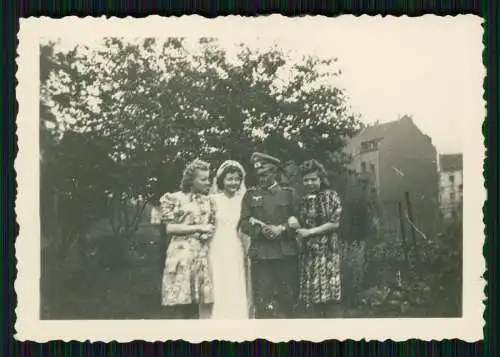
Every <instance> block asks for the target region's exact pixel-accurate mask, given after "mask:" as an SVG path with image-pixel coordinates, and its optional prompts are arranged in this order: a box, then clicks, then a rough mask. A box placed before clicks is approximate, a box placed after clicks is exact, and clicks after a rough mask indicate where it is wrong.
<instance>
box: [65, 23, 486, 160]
mask: <svg viewBox="0 0 500 357" xmlns="http://www.w3.org/2000/svg"><path fill="white" fill-rule="evenodd" d="M310 19H311V18H310ZM361 22H362V25H361ZM299 28H300V26H295V27H290V29H287V30H286V31H285V30H284V29H282V30H281V31H274V32H271V33H269V32H267V33H264V34H263V30H262V31H261V32H260V33H259V31H254V32H252V33H251V34H253V33H256V34H257V35H251V34H250V35H249V32H248V31H246V30H245V29H244V28H242V29H241V31H240V32H241V34H242V35H241V36H239V35H240V34H239V33H238V31H234V32H233V33H231V32H230V33H228V32H227V31H225V32H220V36H218V38H219V42H220V43H221V44H222V46H224V47H226V48H227V49H228V51H229V52H231V51H232V48H233V46H234V44H235V43H237V42H243V43H245V44H246V45H248V46H250V47H255V48H261V49H265V48H267V47H269V46H271V45H272V44H277V45H278V46H279V47H280V48H282V49H283V50H285V51H287V52H290V53H292V57H296V58H299V57H301V56H302V55H304V54H306V55H307V54H316V55H318V56H320V57H326V58H328V57H336V58H337V59H338V65H339V68H340V69H341V70H342V76H341V77H340V79H338V83H337V84H338V85H340V86H341V87H343V88H345V90H346V93H347V95H348V96H349V104H350V105H351V107H352V110H353V111H354V112H355V113H359V114H360V115H361V117H362V120H363V121H364V122H366V123H373V122H375V121H380V122H386V121H391V120H395V119H397V118H398V116H400V115H403V114H411V115H413V118H414V122H415V123H416V124H417V126H419V127H420V129H421V130H422V131H423V132H424V133H425V134H427V135H429V136H431V137H432V140H433V142H434V144H435V145H436V147H437V150H438V151H439V152H442V153H453V152H462V147H463V146H462V144H463V135H464V134H465V133H464V130H463V129H462V124H463V123H464V121H466V120H478V121H482V120H483V116H484V103H483V99H482V85H483V77H484V74H485V69H484V67H483V65H482V57H481V56H482V48H483V47H482V42H481V41H482V28H481V19H480V18H478V17H470V16H469V17H465V16H464V17H457V18H452V17H446V18H442V17H437V16H436V17H434V16H431V17H426V19H425V24H423V23H422V19H418V18H417V19H411V18H384V19H382V18H381V17H376V18H369V17H363V19H362V20H361V19H357V20H356V21H352V18H348V19H346V18H339V19H332V20H328V22H325V20H324V19H323V22H322V24H321V26H317V28H316V31H315V32H311V31H304V30H299ZM204 35H212V36H213V35H217V32H210V31H208V32H203V33H202V34H201V36H204ZM163 36H165V35H164V34H163ZM75 42H87V43H89V41H82V40H81V39H75V38H63V42H62V43H63V44H64V46H65V47H66V45H73V44H74V43H75ZM90 43H96V42H95V39H94V40H93V41H91V42H90Z"/></svg>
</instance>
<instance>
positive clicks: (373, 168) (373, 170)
mask: <svg viewBox="0 0 500 357" xmlns="http://www.w3.org/2000/svg"><path fill="white" fill-rule="evenodd" d="M370 171H371V173H372V174H374V175H375V164H370Z"/></svg>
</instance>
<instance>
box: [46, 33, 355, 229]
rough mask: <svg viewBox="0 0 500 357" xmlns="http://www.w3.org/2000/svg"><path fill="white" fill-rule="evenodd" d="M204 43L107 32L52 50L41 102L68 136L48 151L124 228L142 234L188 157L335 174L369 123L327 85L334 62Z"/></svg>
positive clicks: (76, 193)
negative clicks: (319, 164) (258, 159)
mask: <svg viewBox="0 0 500 357" xmlns="http://www.w3.org/2000/svg"><path fill="white" fill-rule="evenodd" d="M197 47H198V48H199V50H198V51H189V50H188V49H187V45H186V41H185V40H183V39H182V38H169V39H168V40H166V41H163V42H159V41H157V40H155V39H153V38H146V39H142V40H138V41H125V40H123V39H119V38H107V39H105V40H104V41H103V43H102V46H101V47H99V48H96V49H90V48H88V47H85V46H77V47H76V48H74V49H72V50H71V51H66V52H62V51H59V52H58V51H56V50H55V49H54V46H53V45H48V46H42V57H44V58H45V59H44V61H45V62H46V63H48V64H50V65H46V66H45V67H44V71H43V73H44V79H45V80H43V81H42V105H43V106H44V107H46V108H49V112H50V113H51V114H50V115H52V117H53V118H57V120H55V121H54V123H53V124H52V125H51V126H50V127H51V135H52V136H53V137H56V138H58V139H57V140H59V141H58V143H59V146H58V148H57V150H56V152H54V153H51V154H50V156H51V157H52V158H55V157H58V159H57V160H58V161H57V162H58V163H57V164H58V165H60V170H63V171H64V172H65V173H66V174H61V173H60V174H59V175H60V177H61V178H63V177H68V175H67V174H69V173H71V174H72V176H71V175H70V176H71V180H72V182H73V183H74V182H77V183H78V185H76V184H74V185H73V186H71V185H66V186H64V185H65V183H64V182H59V181H58V183H57V185H59V186H60V187H63V186H64V187H65V189H64V190H65V192H67V193H68V194H69V195H70V196H71V197H82V196H84V197H87V201H89V200H90V201H92V202H99V203H101V202H104V206H105V207H107V209H108V213H107V217H108V218H109V219H110V221H111V222H113V223H114V224H113V227H114V230H115V234H117V235H121V236H126V237H127V236H130V235H131V234H133V232H134V231H135V230H136V229H137V225H138V222H139V219H140V216H141V214H142V212H143V210H144V207H145V206H146V204H147V203H148V202H155V200H156V199H157V198H158V196H159V195H160V194H161V193H162V192H164V191H167V190H169V191H170V190H174V189H176V186H177V185H178V182H179V178H180V173H181V170H182V167H183V165H184V164H185V163H186V162H187V161H188V160H191V159H193V158H195V157H202V158H205V159H207V160H210V161H211V162H213V163H214V166H216V165H217V164H218V163H219V162H220V161H222V160H224V159H226V158H229V157H231V158H233V159H236V160H239V161H241V162H243V163H244V164H248V158H249V156H250V154H251V152H252V151H254V150H257V149H258V150H261V151H267V152H269V153H271V154H274V155H277V156H278V157H280V158H282V159H283V160H289V159H294V160H297V161H299V160H303V159H307V158H310V157H316V158H318V159H319V160H321V161H323V162H324V163H325V164H326V165H327V166H328V167H329V168H330V169H331V170H336V169H338V168H340V167H342V165H343V163H344V162H345V159H346V158H345V157H343V156H342V155H340V154H339V153H340V151H341V148H342V147H343V145H344V140H345V139H346V138H348V137H349V136H351V135H352V134H354V133H355V132H356V131H357V130H358V129H359V127H360V126H359V122H358V121H357V118H355V117H354V116H352V115H350V114H349V111H348V107H347V104H346V103H347V101H346V98H345V97H344V94H343V92H342V91H341V90H340V89H338V88H335V87H334V86H332V85H328V84H327V83H328V79H329V77H331V76H336V75H338V71H337V70H336V68H335V61H334V60H330V59H329V60H321V59H319V58H314V57H306V58H304V59H303V60H302V62H300V63H294V62H292V61H291V60H290V58H288V57H287V55H285V54H284V53H283V52H282V51H280V50H279V49H276V48H273V49H270V50H265V51H255V50H253V49H249V48H247V47H245V46H243V45H241V46H240V48H239V50H238V52H237V55H236V58H235V59H231V58H230V55H229V54H228V53H226V52H225V50H224V49H222V48H221V47H220V46H219V45H218V44H217V41H215V40H213V39H207V38H202V39H200V40H199V42H198V44H197ZM283 74H287V75H286V76H284V75H283ZM284 78H285V79H284ZM61 138H63V139H64V140H63V139H61ZM63 144H64V145H63ZM42 145H44V146H47V144H42ZM70 153H71V155H72V156H70ZM58 155H59V156H58ZM65 156H66V157H65ZM70 157H71V158H70ZM76 163H78V165H76ZM75 165H76V166H75ZM83 183H84V184H83ZM82 185H83V186H82ZM82 187H84V188H82ZM90 191H92V192H90ZM79 203H80V204H83V202H82V201H79ZM86 204H90V202H86V203H85V205H86ZM77 206H78V205H75V207H77ZM91 206H92V205H90V206H88V207H91ZM79 229H80V228H79ZM81 229H82V230H83V229H84V228H83V225H82V226H81Z"/></svg>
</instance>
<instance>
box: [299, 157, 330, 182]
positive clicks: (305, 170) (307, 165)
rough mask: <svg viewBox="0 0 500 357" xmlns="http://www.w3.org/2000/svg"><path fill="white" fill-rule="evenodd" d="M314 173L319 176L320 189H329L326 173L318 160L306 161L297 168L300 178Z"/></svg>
mask: <svg viewBox="0 0 500 357" xmlns="http://www.w3.org/2000/svg"><path fill="white" fill-rule="evenodd" d="M314 172H315V173H317V174H318V176H319V179H320V182H321V189H326V188H330V182H329V181H328V173H327V172H326V169H325V167H324V166H323V165H322V164H321V163H320V162H319V161H318V160H315V159H311V160H306V161H304V162H303V163H302V164H300V166H299V173H300V177H301V178H302V177H304V176H305V175H308V174H311V173H314Z"/></svg>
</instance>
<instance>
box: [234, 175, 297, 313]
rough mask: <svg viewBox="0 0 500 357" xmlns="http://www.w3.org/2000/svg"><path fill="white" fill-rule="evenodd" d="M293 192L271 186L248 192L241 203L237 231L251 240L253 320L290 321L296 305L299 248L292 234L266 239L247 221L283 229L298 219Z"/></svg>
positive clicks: (259, 229) (256, 227) (289, 232)
mask: <svg viewBox="0 0 500 357" xmlns="http://www.w3.org/2000/svg"><path fill="white" fill-rule="evenodd" d="M297 208H298V201H297V198H296V195H295V191H294V190H293V189H291V188H283V187H280V186H279V185H278V184H274V185H272V186H271V187H269V188H252V189H249V190H248V191H247V192H246V194H245V196H244V197H243V201H242V209H241V219H240V228H241V230H242V232H243V233H245V234H247V235H249V236H250V237H251V245H250V249H249V255H250V258H251V276H252V288H253V300H254V301H253V302H254V308H255V317H256V318H290V317H293V313H294V308H295V305H296V303H297V301H298V260H297V254H298V248H297V243H296V241H295V234H294V233H293V232H291V231H285V232H283V233H282V234H281V235H280V236H279V237H276V238H274V239H272V238H268V237H266V236H265V235H264V234H263V233H262V229H261V228H260V226H258V225H251V224H250V218H251V217H253V218H255V219H258V220H260V221H262V222H264V223H265V224H269V225H286V223H287V221H288V218H289V217H291V216H295V217H297V211H296V210H297Z"/></svg>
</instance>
